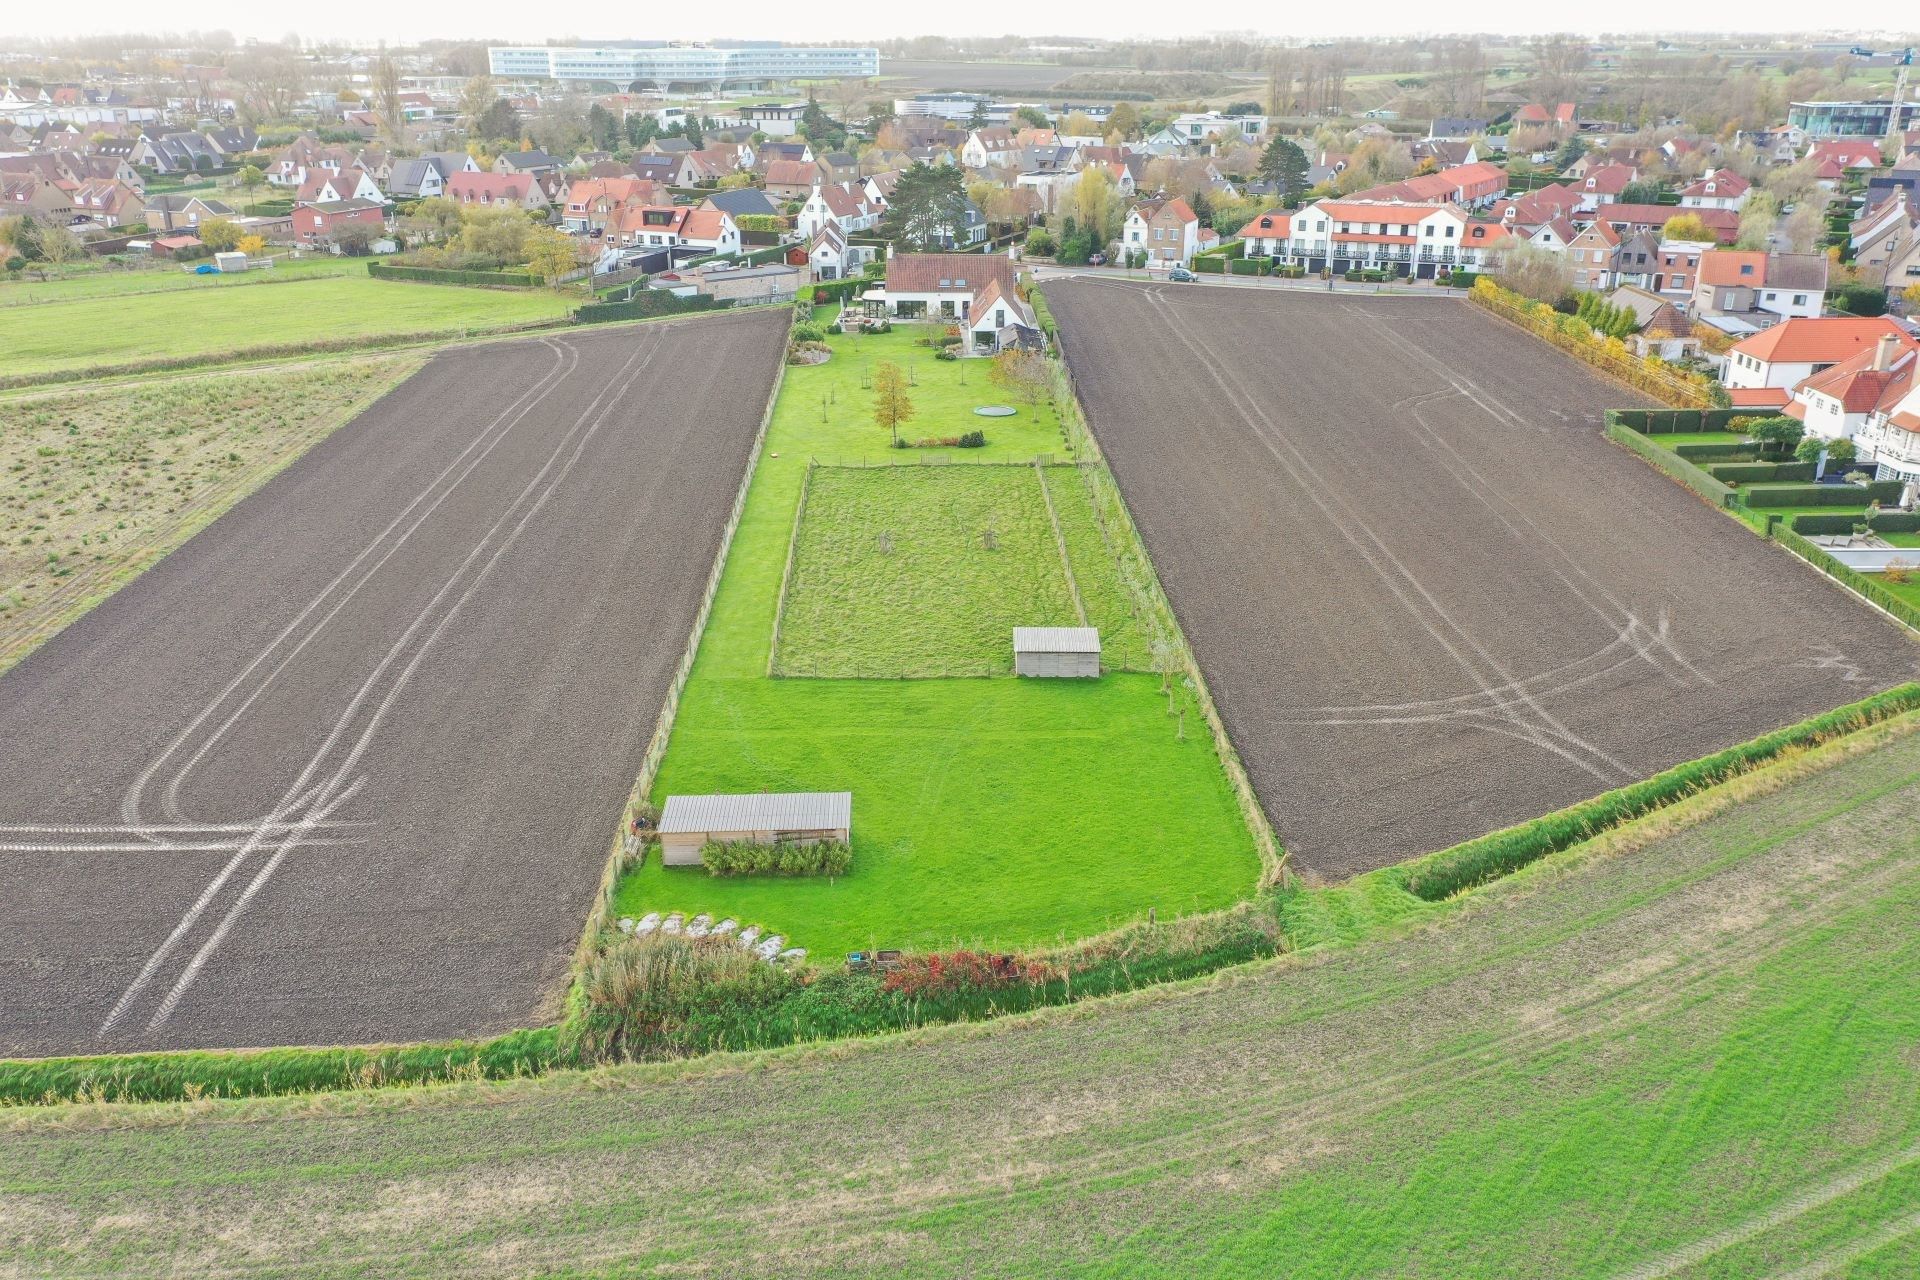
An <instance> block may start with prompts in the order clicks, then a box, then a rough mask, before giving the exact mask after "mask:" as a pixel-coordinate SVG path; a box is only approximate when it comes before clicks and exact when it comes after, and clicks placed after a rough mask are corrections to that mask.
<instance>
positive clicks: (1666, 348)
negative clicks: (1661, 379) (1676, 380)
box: [1607, 285, 1700, 360]
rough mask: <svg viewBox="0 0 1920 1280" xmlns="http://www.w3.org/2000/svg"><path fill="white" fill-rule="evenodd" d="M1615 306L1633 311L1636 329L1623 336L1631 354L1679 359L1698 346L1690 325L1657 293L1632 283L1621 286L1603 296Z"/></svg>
mask: <svg viewBox="0 0 1920 1280" xmlns="http://www.w3.org/2000/svg"><path fill="white" fill-rule="evenodd" d="M1607 301H1608V302H1610V303H1612V304H1613V305H1614V306H1616V307H1625V308H1626V309H1627V310H1628V311H1631V312H1632V313H1633V318H1634V320H1635V321H1636V322H1637V324H1638V325H1639V328H1638V329H1637V330H1635V332H1633V333H1632V334H1630V335H1628V337H1627V338H1626V345H1627V350H1629V351H1631V352H1632V353H1633V354H1634V355H1636V356H1640V357H1641V358H1643V359H1644V358H1646V357H1649V356H1652V357H1657V358H1658V359H1661V360H1683V359H1685V358H1687V357H1688V356H1691V355H1694V354H1695V353H1696V352H1698V351H1699V349H1700V340H1699V339H1698V338H1696V337H1694V336H1693V325H1692V323H1691V322H1690V321H1688V319H1687V317H1686V315H1685V314H1684V313H1683V312H1682V311H1681V310H1680V308H1678V307H1676V306H1674V305H1673V304H1672V303H1671V302H1669V301H1667V300H1666V299H1665V298H1662V297H1660V296H1659V295H1658V294H1654V293H1649V292H1647V291H1646V290H1645V289H1639V288H1635V287H1634V286H1632V285H1623V286H1621V287H1620V288H1618V289H1615V290H1614V291H1613V292H1612V293H1610V294H1608V295H1607Z"/></svg>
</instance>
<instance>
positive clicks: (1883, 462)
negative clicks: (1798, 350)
mask: <svg viewBox="0 0 1920 1280" xmlns="http://www.w3.org/2000/svg"><path fill="white" fill-rule="evenodd" d="M1897 358H1899V357H1898V356H1896V355H1895V354H1894V353H1891V352H1889V353H1888V355H1887V356H1886V358H1885V359H1886V363H1887V364H1888V366H1889V368H1890V369H1891V367H1892V365H1893V363H1894V361H1895V359H1897ZM1904 369H1905V374H1906V390H1905V392H1904V393H1903V394H1900V395H1899V396H1898V397H1897V398H1896V397H1895V396H1894V395H1893V394H1892V393H1891V391H1887V392H1882V393H1881V395H1880V397H1879V403H1878V404H1877V405H1876V406H1875V407H1874V409H1873V410H1872V411H1871V412H1870V413H1868V414H1867V419H1866V423H1865V425H1864V426H1863V427H1862V428H1861V430H1860V431H1859V432H1857V433H1856V434H1855V435H1854V438H1853V440H1854V445H1855V448H1856V449H1858V450H1859V452H1860V454H1861V456H1862V458H1863V460H1865V459H1870V460H1871V461H1872V462H1873V464H1874V479H1876V480H1901V481H1904V482H1906V483H1907V484H1908V485H1912V484H1914V483H1915V482H1916V481H1920V386H1916V385H1915V374H1914V359H1913V357H1912V355H1911V354H1908V355H1906V357H1905V365H1904ZM1902 496H1903V497H1905V496H1907V495H1905V494H1903V495H1902Z"/></svg>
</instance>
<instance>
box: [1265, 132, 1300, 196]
mask: <svg viewBox="0 0 1920 1280" xmlns="http://www.w3.org/2000/svg"><path fill="white" fill-rule="evenodd" d="M1259 172H1260V177H1261V178H1262V179H1263V180H1264V181H1267V182H1270V183H1272V184H1273V189H1274V193H1275V194H1276V195H1278V196H1279V197H1280V199H1281V201H1282V202H1283V203H1284V204H1285V205H1286V206H1287V207H1288V208H1289V209H1291V208H1293V207H1294V206H1296V205H1297V204H1299V203H1300V197H1301V196H1303V195H1305V194H1306V191H1307V153H1306V152H1304V151H1302V150H1301V149H1300V144H1299V143H1297V142H1295V141H1294V140H1293V139H1291V138H1275V139H1274V140H1273V141H1272V142H1269V143H1268V144H1267V149H1266V150H1265V151H1263V152H1261V154H1260V171H1259Z"/></svg>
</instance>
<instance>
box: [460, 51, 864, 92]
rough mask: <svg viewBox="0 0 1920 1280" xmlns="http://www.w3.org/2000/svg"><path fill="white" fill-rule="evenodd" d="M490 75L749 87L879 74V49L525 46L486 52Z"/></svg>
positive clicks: (520, 77) (648, 83) (640, 83)
mask: <svg viewBox="0 0 1920 1280" xmlns="http://www.w3.org/2000/svg"><path fill="white" fill-rule="evenodd" d="M487 61H488V64H489V67H490V69H491V71H492V73H493V74H494V75H496V76H501V77H503V78H507V79H513V80H575V81H605V82H608V83H612V84H616V85H619V86H621V87H623V88H624V87H625V86H627V85H629V84H639V85H642V86H648V87H654V86H665V85H668V84H703V85H712V86H716V87H717V86H720V85H725V84H751V83H754V82H756V81H781V80H812V79H821V80H826V79H835V78H844V77H849V76H853V77H858V76H875V75H879V74H880V51H879V50H878V49H833V48H809V47H804V46H799V45H782V44H770V45H741V46H737V47H729V46H712V45H655V46H634V47H613V48H604V49H581V48H566V47H561V46H557V45H526V46H519V47H510V48H493V49H488V50H487Z"/></svg>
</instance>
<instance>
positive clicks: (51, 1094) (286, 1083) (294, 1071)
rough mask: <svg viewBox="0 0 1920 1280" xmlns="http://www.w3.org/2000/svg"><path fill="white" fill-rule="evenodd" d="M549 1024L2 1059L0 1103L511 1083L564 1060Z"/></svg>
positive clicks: (160, 1099) (171, 1099) (148, 1099)
mask: <svg viewBox="0 0 1920 1280" xmlns="http://www.w3.org/2000/svg"><path fill="white" fill-rule="evenodd" d="M557 1045H558V1038H557V1036H556V1034H555V1030H554V1028H552V1027H542V1028H539V1029H536V1030H532V1031H511V1032H508V1033H507V1034H506V1035H503V1036H501V1037H499V1038H498V1039H494V1040H486V1041H474V1040H455V1041H448V1042H445V1043H441V1044H416V1045H402V1046H398V1047H387V1048H368V1049H352V1048H349V1049H264V1050H257V1051H252V1052H243V1051H234V1052H218V1051H206V1052H186V1053H126V1054H115V1055H112V1056H106V1057H88V1058H35V1059H23V1060H13V1061H4V1062H0V1106H41V1105H45V1104H49V1103H57V1102H184V1101H191V1100H192V1099H195V1098H203V1097H204V1098H263V1097H270V1096H275V1095H279V1094H289V1093H323V1092H330V1091H333V1090H339V1089H366V1088H378V1087H383V1086H388V1085H405V1084H430V1083H435V1082H438V1081H449V1080H510V1079H515V1078H517V1077H520V1076H528V1075H538V1074H540V1073H541V1072H543V1071H547V1070H550V1069H551V1068H553V1067H554V1066H557V1065H560V1063H561V1061H562V1059H561V1056H560V1053H559V1050H558V1047H557Z"/></svg>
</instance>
